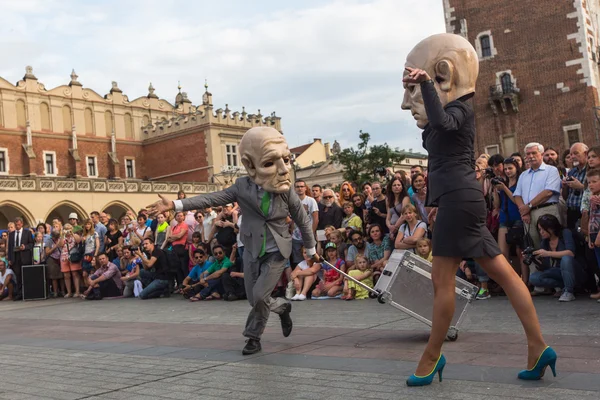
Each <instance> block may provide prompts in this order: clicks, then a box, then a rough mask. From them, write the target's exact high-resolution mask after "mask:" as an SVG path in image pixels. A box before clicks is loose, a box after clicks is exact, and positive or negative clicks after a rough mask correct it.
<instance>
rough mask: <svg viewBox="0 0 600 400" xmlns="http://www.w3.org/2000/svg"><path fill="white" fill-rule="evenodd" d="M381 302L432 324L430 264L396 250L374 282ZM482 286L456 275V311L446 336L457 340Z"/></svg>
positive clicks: (410, 254) (412, 254)
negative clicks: (470, 307)
mask: <svg viewBox="0 0 600 400" xmlns="http://www.w3.org/2000/svg"><path fill="white" fill-rule="evenodd" d="M375 291H377V292H379V294H380V301H382V302H385V303H389V304H390V305H392V306H393V307H395V308H397V309H399V310H401V311H403V312H405V313H406V314H408V315H410V316H412V317H414V318H416V319H418V320H419V321H421V322H423V323H425V324H427V325H429V326H431V319H432V316H433V297H434V296H433V284H432V282H431V263H430V262H428V261H427V260H425V259H423V258H421V257H419V256H417V255H416V254H414V253H412V252H409V251H403V250H395V251H394V252H393V253H392V255H391V256H390V259H389V260H388V263H387V265H386V267H385V269H384V271H383V273H382V274H381V276H380V277H379V280H378V281H377V284H376V285H375ZM478 291H479V288H478V287H477V286H475V285H472V284H471V283H469V282H467V281H465V280H463V279H461V278H459V277H456V289H455V292H456V299H455V300H456V311H455V312H454V317H453V318H452V323H451V327H450V330H449V331H448V336H447V338H448V339H449V340H456V338H457V337H458V329H459V327H460V324H461V322H462V320H463V317H464V316H465V314H466V312H467V308H468V306H469V304H470V303H471V301H473V300H474V299H475V297H476V296H477V292H478Z"/></svg>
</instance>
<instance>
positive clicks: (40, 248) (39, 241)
mask: <svg viewBox="0 0 600 400" xmlns="http://www.w3.org/2000/svg"><path fill="white" fill-rule="evenodd" d="M45 258H46V253H45V251H44V235H43V234H42V233H41V232H37V233H36V234H35V243H34V244H33V263H34V264H41V263H42V262H44V259H45Z"/></svg>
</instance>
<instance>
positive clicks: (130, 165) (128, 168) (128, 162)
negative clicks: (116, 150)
mask: <svg viewBox="0 0 600 400" xmlns="http://www.w3.org/2000/svg"><path fill="white" fill-rule="evenodd" d="M125 176H126V177H127V179H133V178H135V160H134V159H132V158H126V159H125Z"/></svg>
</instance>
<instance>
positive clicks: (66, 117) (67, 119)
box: [62, 106, 73, 132]
mask: <svg viewBox="0 0 600 400" xmlns="http://www.w3.org/2000/svg"><path fill="white" fill-rule="evenodd" d="M62 111H63V130H64V131H65V132H71V129H73V120H72V119H71V107H69V106H63V110H62Z"/></svg>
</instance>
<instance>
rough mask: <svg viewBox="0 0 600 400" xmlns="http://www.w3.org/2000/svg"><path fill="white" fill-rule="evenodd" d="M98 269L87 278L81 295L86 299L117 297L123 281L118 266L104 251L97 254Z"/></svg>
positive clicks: (121, 292) (121, 289) (121, 291)
mask: <svg viewBox="0 0 600 400" xmlns="http://www.w3.org/2000/svg"><path fill="white" fill-rule="evenodd" d="M96 259H97V263H98V269H96V271H95V272H94V274H93V275H91V276H90V277H89V278H87V280H86V282H87V285H88V288H87V290H86V291H85V292H84V293H83V296H85V298H86V299H87V300H102V298H104V297H119V296H121V295H122V294H123V281H122V280H121V273H120V272H119V268H117V266H116V265H115V264H113V263H111V262H110V261H108V256H107V255H106V254H105V253H101V254H99V255H98V257H97V258H96Z"/></svg>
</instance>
